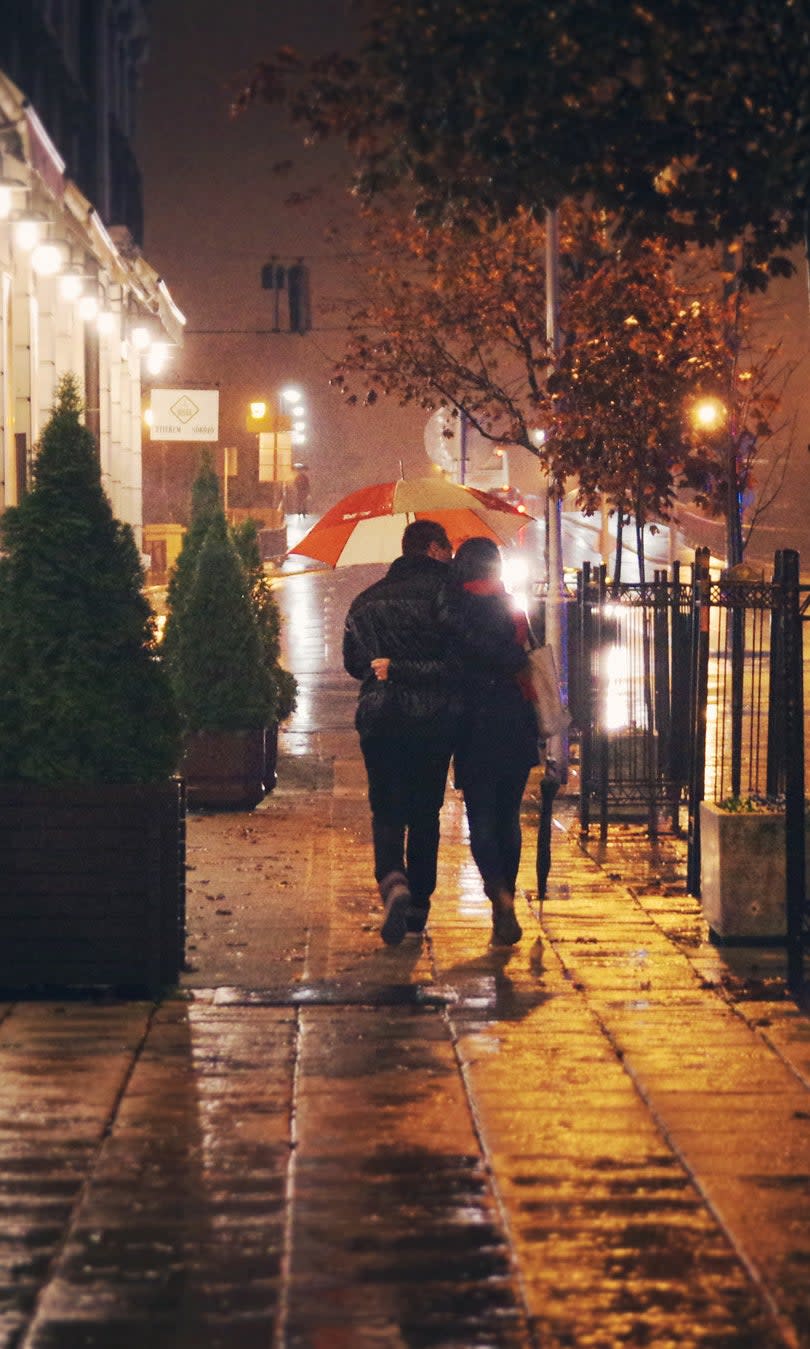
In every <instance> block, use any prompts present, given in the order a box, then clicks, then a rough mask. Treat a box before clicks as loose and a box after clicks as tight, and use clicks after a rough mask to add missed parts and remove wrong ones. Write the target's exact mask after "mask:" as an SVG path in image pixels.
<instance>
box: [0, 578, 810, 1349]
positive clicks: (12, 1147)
mask: <svg viewBox="0 0 810 1349" xmlns="http://www.w3.org/2000/svg"><path fill="white" fill-rule="evenodd" d="M376 574H378V573H377V572H374V573H371V574H369V573H366V572H364V571H361V570H360V569H350V570H347V571H344V572H338V573H334V574H333V573H322V574H318V575H311V574H310V575H306V576H302V575H298V576H291V577H287V578H285V579H283V580H282V581H281V582H280V584H279V590H278V593H279V597H280V600H281V603H282V606H283V609H284V613H285V617H286V636H285V640H286V643H287V651H288V660H289V664H290V665H291V667H292V668H293V669H294V671H295V673H296V675H297V676H298V678H299V683H300V699H299V708H298V711H297V713H296V715H295V717H294V719H293V720H292V722H291V723H290V725H289V727H288V728H287V729H286V731H285V732H284V734H283V736H282V759H281V764H280V777H279V786H278V788H277V790H276V791H275V792H274V793H273V795H272V796H271V797H269V798H267V800H266V801H265V802H264V803H263V804H262V806H261V808H260V809H258V810H256V811H254V812H251V813H245V814H226V815H210V816H196V817H193V818H192V819H191V820H190V821H189V864H190V870H189V894H188V910H189V961H190V968H189V970H188V972H187V973H186V974H185V975H184V976H183V980H182V988H181V990H180V991H179V995H178V996H175V997H170V998H167V999H166V1000H164V1001H163V1002H162V1003H160V1004H159V1005H157V1006H152V1005H148V1004H119V1003H114V1002H107V1003H105V1002H100V1003H97V1004H92V1003H91V1004H88V1003H42V1004H10V1005H4V1006H0V1214H2V1217H3V1223H2V1225H0V1345H2V1346H3V1349H89V1347H90V1346H101V1347H102V1349H130V1347H132V1349H134V1347H135V1346H136V1345H137V1346H138V1349H142V1347H143V1346H144V1345H147V1344H148V1345H150V1346H152V1347H153V1349H192V1346H193V1347H194V1349H254V1347H255V1349H259V1346H261V1349H299V1347H300V1349H327V1347H328V1349H355V1347H357V1349H366V1347H368V1349H372V1346H374V1347H375V1349H377V1347H382V1349H388V1347H389V1346H391V1349H394V1347H396V1349H401V1347H404V1349H429V1347H433V1346H437V1347H438V1346H442V1347H446V1349H476V1346H492V1347H493V1349H512V1347H513V1346H514V1347H515V1349H518V1347H520V1349H523V1346H526V1349H547V1347H549V1346H550V1347H551V1349H554V1347H555V1346H574V1345H576V1346H580V1345H588V1346H599V1347H602V1349H612V1347H613V1346H619V1345H629V1346H660V1347H661V1349H663V1347H664V1346H678V1347H679V1349H680V1347H681V1346H715V1347H717V1349H720V1346H723V1347H724V1349H745V1347H747V1346H763V1347H764V1349H770V1346H776V1345H810V1292H809V1291H808V1290H809V1289H810V1279H808V1270H810V1175H809V1174H808V1173H809V1172H810V1025H808V1022H807V1019H806V1018H804V1017H802V1016H800V1015H799V1014H798V1013H797V1012H796V1009H795V1008H794V1007H793V1006H792V1005H791V1004H790V1003H788V1002H786V1001H785V1000H784V999H783V998H782V997H781V992H780V986H779V981H778V978H777V977H776V974H768V975H767V977H766V976H765V974H764V973H763V967H761V966H759V967H758V972H757V971H754V970H752V961H751V957H750V956H749V957H748V963H747V964H745V963H742V964H738V965H736V966H735V965H733V964H730V963H729V960H730V958H729V957H728V956H727V955H724V954H723V953H722V952H718V951H717V950H716V949H714V948H712V947H711V946H710V945H709V944H708V943H707V941H706V940H705V930H704V928H703V925H702V920H701V918H700V915H699V911H698V910H697V906H696V905H695V903H694V901H692V900H689V899H688V898H686V897H684V896H682V895H680V894H677V893H667V892H666V889H664V888H657V887H656V886H655V885H650V884H647V885H646V886H641V887H639V888H638V889H637V892H636V893H635V894H633V893H631V892H630V891H629V890H628V889H627V888H626V886H625V885H623V884H622V882H621V878H620V876H618V875H617V874H615V873H612V872H610V871H606V870H605V869H603V868H600V867H599V866H597V865H596V864H595V862H593V861H592V860H591V859H590V858H588V857H586V856H585V855H584V854H583V853H582V852H581V851H580V850H579V848H578V847H577V844H576V840H575V833H574V832H573V831H572V830H570V829H569V827H568V826H569V822H570V820H569V816H568V815H567V814H566V803H565V800H564V799H562V800H560V802H559V812H558V816H557V819H556V828H555V845H554V866H553V868H552V874H551V878H550V885H549V890H550V893H549V898H548V900H547V902H546V905H545V907H544V912H543V918H542V924H541V923H540V922H538V918H537V914H536V912H534V913H532V912H531V911H530V909H529V907H528V906H527V905H526V903H525V901H524V906H523V910H522V914H521V917H522V919H523V920H524V922H525V926H526V936H525V937H524V940H523V942H522V943H521V944H520V946H519V947H518V948H517V949H515V950H493V949H492V948H490V947H489V945H488V936H489V921H488V904H487V902H486V900H485V899H484V897H483V894H482V892H481V888H480V883H479V881H478V877H477V873H476V872H475V868H474V867H473V865H472V863H471V860H470V858H469V853H468V849H467V844H466V839H465V832H464V824H463V818H462V813H461V810H460V804H459V801H458V798H457V796H456V794H455V793H454V792H450V793H449V794H448V802H447V805H446V808H445V812H444V815H443V822H442V828H443V838H442V852H441V865H440V876H439V886H438V891H437V901H436V904H435V906H434V912H433V914H432V916H431V924H430V933H429V936H428V937H427V938H425V939H422V940H420V939H416V938H409V939H408V940H406V942H405V943H403V945H402V946H401V947H399V948H396V949H394V950H391V949H388V948H386V947H384V946H383V945H382V944H381V942H380V939H379V935H378V927H379V908H378V901H377V897H376V894H375V888H374V885H373V881H372V879H371V850H370V844H369V826H368V815H367V806H366V802H365V782H364V776H363V769H362V763H361V760H360V757H359V752H358V748H357V743H356V739H355V736H354V732H353V730H352V726H351V718H352V712H353V707H354V697H355V687H354V685H353V683H352V681H350V680H348V679H347V678H346V677H345V676H344V675H343V673H342V670H341V663H340V630H341V626H342V620H343V615H344V613H345V609H346V607H347V605H348V603H349V600H350V598H351V596H352V595H353V594H354V593H355V591H356V590H357V589H359V588H360V586H361V585H363V584H365V583H367V581H368V580H369V579H371V575H376ZM535 822H536V821H535V817H534V814H533V811H532V807H531V804H530V802H529V803H527V810H526V817H525V823H526V828H527V830H531V828H532V827H533V825H534V824H535ZM521 881H522V883H523V885H524V887H525V888H526V890H527V891H529V892H530V891H531V885H532V858H531V855H530V853H529V856H528V857H527V859H526V860H525V861H524V865H523V868H522V873H521Z"/></svg>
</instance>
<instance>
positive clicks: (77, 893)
mask: <svg viewBox="0 0 810 1349" xmlns="http://www.w3.org/2000/svg"><path fill="white" fill-rule="evenodd" d="M0 856H2V868H0V988H3V989H9V990H18V991H19V990H27V991H34V990H45V989H53V988H60V989H67V988H76V987H79V988H90V987H98V986H105V987H114V988H116V989H118V990H126V991H133V992H134V991H137V992H139V993H143V992H145V993H148V994H149V995H155V994H157V993H158V992H159V990H160V989H161V988H162V987H164V986H166V985H167V984H171V983H174V982H175V980H176V978H177V975H178V973H179V971H180V969H181V967H182V963H183V957H184V946H185V797H184V791H183V784H182V782H181V781H180V780H179V779H175V780H173V781H171V782H166V783H157V784H154V785H144V786H141V785H136V786H128V785H119V784H115V785H113V784H110V785H99V786H85V785H73V784H64V783H62V784H59V785H58V786H53V787H43V786H38V785H34V784H32V783H2V784H0Z"/></svg>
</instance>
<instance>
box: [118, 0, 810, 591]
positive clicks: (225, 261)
mask: <svg viewBox="0 0 810 1349" xmlns="http://www.w3.org/2000/svg"><path fill="white" fill-rule="evenodd" d="M150 14H151V23H152V41H151V53H150V59H149V62H148V64H147V66H146V67H145V70H144V82H143V88H142V93H141V101H140V131H139V144H138V150H139V156H140V161H141V167H142V172H143V177H144V192H145V209H146V231H145V247H144V251H145V255H146V257H147V259H148V260H149V262H150V263H152V265H153V266H155V267H157V269H158V270H159V271H160V272H161V274H162V275H163V277H164V279H165V281H166V283H167V285H168V286H169V289H170V290H171V292H172V294H173V296H174V297H175V299H176V300H177V302H178V304H179V305H180V307H181V309H182V310H183V311H184V312H185V314H186V316H187V319H188V329H189V336H188V337H187V340H186V344H185V347H184V349H183V351H182V353H181V354H180V355H179V357H178V359H177V360H176V361H175V362H174V365H173V368H172V373H171V376H170V377H169V378H167V380H166V381H164V382H166V383H170V384H172V385H175V384H177V385H190V386H192V387H207V386H212V385H215V384H218V385H219V386H220V390H221V402H222V426H221V434H222V437H223V438H224V437H227V442H229V443H237V444H240V445H242V446H244V447H245V452H246V453H249V452H250V450H249V448H248V447H249V446H250V444H251V442H250V438H249V437H247V436H246V434H245V432H244V430H243V412H244V407H245V405H246V403H247V402H248V401H249V400H250V399H251V398H252V397H256V396H257V395H268V394H272V392H273V390H274V389H278V388H280V387H281V386H282V385H283V384H285V383H287V382H289V381H292V380H294V381H296V382H297V383H298V384H299V385H300V386H301V388H302V389H303V390H304V391H305V393H306V396H307V401H308V404H309V408H310V412H311V415H310V421H311V425H312V432H311V438H310V445H309V446H308V447H307V449H306V451H305V454H306V460H307V462H308V464H309V465H310V469H311V472H312V479H313V489H314V501H313V506H314V508H315V509H316V510H318V511H321V510H325V509H326V508H327V507H328V506H329V505H330V504H332V502H333V501H334V500H335V499H336V498H337V496H339V495H341V494H342V493H343V492H345V491H348V490H350V489H351V488H353V487H355V486H359V485H361V484H362V483H363V482H374V481H382V480H385V479H388V478H391V477H396V476H397V475H398V472H399V464H400V460H402V461H403V463H404V466H405V469H406V472H409V473H420V472H425V471H427V469H428V460H427V458H426V456H425V452H424V442H423V426H424V414H423V413H421V412H419V411H418V410H413V409H402V408H399V407H398V406H397V404H396V403H394V402H391V401H387V400H383V401H382V402H381V403H380V404H378V405H377V407H375V408H373V409H363V408H357V409H352V408H349V407H347V406H346V405H345V404H344V403H343V401H342V400H341V398H340V397H339V395H338V394H337V392H336V391H334V390H332V389H330V388H329V384H328V380H329V374H330V370H331V367H332V362H333V360H334V358H336V357H337V356H338V355H339V354H340V350H341V334H340V332H339V331H336V328H337V325H339V323H340V318H339V316H338V315H336V314H334V313H331V312H330V309H329V302H330V300H332V299H334V298H335V297H337V296H340V295H342V294H346V292H347V288H350V287H351V286H352V284H353V280H352V270H351V268H350V266H349V265H348V264H347V262H346V260H345V257H343V256H341V254H342V252H347V251H351V250H352V247H353V242H354V241H353V240H352V238H351V236H350V234H347V233H346V232H345V229H346V225H347V221H348V217H347V214H346V208H345V204H344V203H343V200H342V193H341V186H340V184H341V181H342V180H341V174H340V149H339V147H338V146H336V145H326V146H322V147H319V148H318V149H316V150H315V151H311V150H305V149H304V148H303V147H302V146H301V142H300V139H299V136H298V134H297V133H296V132H295V131H293V130H292V129H291V128H290V127H289V125H288V123H287V122H286V120H285V118H284V115H283V113H281V112H280V111H278V110H275V109H269V108H266V107H262V106H258V107H256V108H254V109H252V110H251V111H250V112H248V113H246V114H245V115H244V116H243V117H242V118H240V119H237V120H235V121H234V120H231V119H230V118H229V117H228V103H229V90H230V89H231V88H232V87H233V86H234V85H235V84H238V82H239V79H240V77H241V76H243V75H244V74H245V73H246V72H248V71H249V70H250V69H251V66H252V64H253V63H254V62H255V61H256V60H257V59H259V58H260V57H261V56H262V55H263V54H269V53H272V52H273V51H274V50H275V48H276V47H277V46H279V45H281V44H282V43H291V44H292V45H294V46H297V47H298V48H299V49H301V50H303V51H304V52H306V53H308V54H315V53H317V52H319V51H324V50H328V49H331V48H334V47H339V48H342V49H346V48H347V47H349V46H350V45H351V41H352V33H353V31H354V29H353V27H352V25H353V24H354V23H356V19H354V18H353V5H352V3H351V0H296V4H295V5H292V6H291V5H289V4H288V3H284V4H281V3H278V0H271V2H270V3H265V4H261V3H256V0H228V2H227V3H225V0H195V4H194V5H193V6H189V5H188V4H187V2H186V0H152V3H151V5H150ZM290 158H292V159H294V161H295V169H294V171H293V173H292V174H291V175H290V176H287V177H279V176H278V175H277V174H276V173H274V165H275V164H276V163H278V162H279V161H283V160H285V159H290ZM316 183H317V184H318V185H319V187H320V194H319V195H318V196H317V197H316V198H315V199H314V200H313V202H312V204H311V205H310V206H309V207H308V208H305V209H303V210H302V209H301V208H292V207H289V206H287V205H285V198H287V197H288V196H289V195H290V193H292V192H293V191H303V192H306V191H308V190H309V189H310V188H311V187H312V186H313V184H316ZM332 224H337V225H338V226H340V227H341V229H342V230H343V233H341V234H340V235H339V237H338V242H337V243H334V244H328V243H327V242H325V238H324V227H325V226H327V225H332ZM272 253H276V254H279V255H280V256H281V257H282V258H283V259H284V260H285V261H287V262H290V261H294V260H295V259H296V258H297V257H299V256H303V257H304V258H305V260H306V261H307V262H308V263H309V265H310V269H311V278H312V291H313V321H314V331H313V332H312V333H311V334H308V335H307V336H305V337H300V336H298V335H292V334H288V333H282V334H279V335H272V334H269V335H263V336H256V335H252V334H253V330H256V329H262V328H265V329H266V328H269V327H270V326H271V323H272V313H271V311H272V301H271V297H270V293H269V292H267V291H263V290H262V289H261V286H260V280H259V276H260V271H261V267H262V264H263V263H264V262H266V261H267V260H268V258H269V256H270V255H271V254H272ZM797 261H798V263H799V267H798V271H797V275H796V276H795V277H794V278H793V280H792V281H791V282H789V283H779V284H776V285H774V286H773V287H772V289H771V291H770V293H769V296H768V298H767V301H766V306H765V308H766V314H767V322H768V326H769V331H771V332H772V333H773V334H775V335H779V336H780V337H781V338H782V340H783V343H784V350H785V355H786V357H790V358H795V357H801V358H802V367H801V369H800V370H799V371H798V372H797V374H796V375H794V377H793V380H792V384H791V387H790V396H789V406H788V408H787V410H786V417H788V418H792V417H793V415H794V414H795V416H796V425H795V430H794V433H793V443H794V449H793V454H792V463H791V469H790V473H789V477H788V482H787V485H786V488H785V490H784V491H783V493H782V496H781V498H780V500H779V502H778V503H777V505H776V506H775V507H774V508H773V509H772V511H771V513H770V515H769V517H768V521H767V523H768V525H769V528H767V529H762V530H761V531H760V535H759V539H758V540H757V541H756V543H755V545H753V546H752V553H754V552H755V553H757V554H761V555H762V556H763V557H765V558H766V559H767V558H769V557H770V556H772V553H773V549H774V548H775V547H777V546H783V547H784V546H791V547H798V548H799V549H800V551H801V552H802V553H803V556H804V560H805V569H806V570H810V454H809V453H808V450H807V445H808V442H810V397H808V379H809V377H810V363H808V358H807V355H806V353H807V352H808V350H810V322H808V306H807V282H806V272H805V264H804V260H803V258H799V259H797ZM211 328H235V329H244V330H246V331H245V332H244V333H233V334H218V335H216V334H208V335H204V334H200V333H197V332H196V330H200V329H211ZM510 459H511V463H512V469H513V477H515V478H516V480H517V481H518V482H519V484H520V485H521V486H523V487H524V488H525V487H526V486H527V485H529V484H530V483H531V482H532V481H533V479H534V476H535V464H534V461H533V460H532V459H531V458H530V456H528V455H527V454H525V452H522V451H516V452H513V453H512V455H511V456H510ZM719 536H722V530H720V535H719ZM705 541H709V540H705Z"/></svg>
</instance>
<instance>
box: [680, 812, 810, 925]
mask: <svg viewBox="0 0 810 1349" xmlns="http://www.w3.org/2000/svg"><path fill="white" fill-rule="evenodd" d="M805 847H806V850H807V853H806V856H807V866H808V877H809V878H810V820H808V822H807V825H806V827H805ZM700 894H701V904H702V907H703V913H704V915H705V917H706V921H707V923H708V924H709V927H710V928H711V930H712V932H714V933H715V934H716V936H718V937H720V938H722V939H723V940H726V941H733V940H734V939H737V940H740V941H748V942H756V941H775V940H777V941H778V940H782V941H784V939H785V936H786V931H787V919H786V914H785V817H784V814H781V813H779V812H778V811H729V810H721V809H720V808H719V806H717V805H715V804H714V802H712V801H702V802H701V804H700Z"/></svg>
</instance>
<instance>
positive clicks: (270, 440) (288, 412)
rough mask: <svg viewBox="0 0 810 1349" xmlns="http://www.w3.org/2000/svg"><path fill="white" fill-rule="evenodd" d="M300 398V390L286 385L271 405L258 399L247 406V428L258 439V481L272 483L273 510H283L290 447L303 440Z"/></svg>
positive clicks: (303, 430) (301, 402) (303, 424)
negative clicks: (273, 404)
mask: <svg viewBox="0 0 810 1349" xmlns="http://www.w3.org/2000/svg"><path fill="white" fill-rule="evenodd" d="M303 401H304V395H303V394H302V393H301V390H300V389H297V388H295V387H294V386H293V385H287V386H285V387H284V388H282V389H279V390H278V391H277V393H276V395H275V399H274V403H275V406H272V405H271V404H270V403H269V402H268V401H267V400H266V399H260V398H257V399H254V400H253V401H252V402H251V403H250V404H249V405H248V406H249V412H248V418H247V429H248V431H252V432H253V433H254V434H256V435H258V438H259V481H260V482H267V481H270V482H271V483H272V485H273V506H274V508H275V509H282V510H283V508H284V488H285V485H286V484H287V483H288V482H291V481H292V447H293V445H303V444H304V442H305V440H306V422H305V421H304V418H303ZM268 460H269V468H270V471H269V472H267V468H268Z"/></svg>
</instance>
